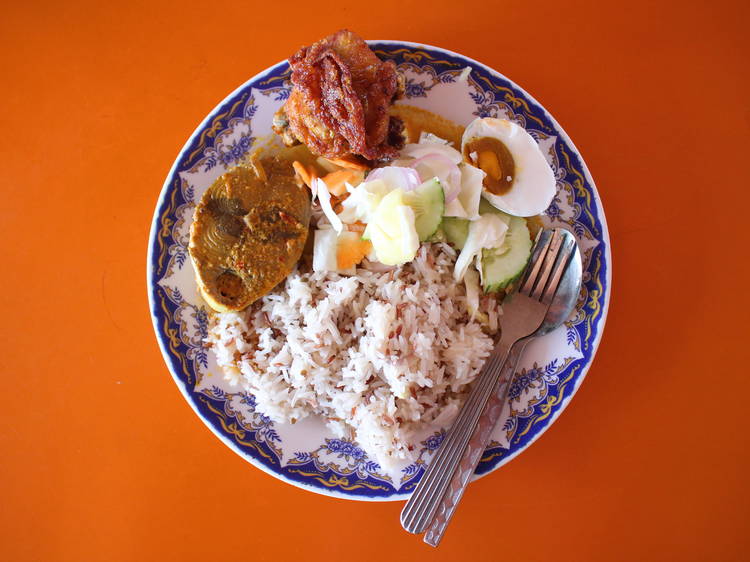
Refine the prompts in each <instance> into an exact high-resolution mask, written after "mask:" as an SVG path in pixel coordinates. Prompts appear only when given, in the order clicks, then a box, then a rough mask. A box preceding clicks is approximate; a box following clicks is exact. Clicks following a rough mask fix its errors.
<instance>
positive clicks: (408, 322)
mask: <svg viewBox="0 0 750 562" xmlns="http://www.w3.org/2000/svg"><path fill="white" fill-rule="evenodd" d="M455 260H456V251H455V250H454V249H453V248H452V247H450V246H449V245H447V244H443V243H435V244H423V245H422V247H421V248H420V250H419V252H418V254H417V257H416V258H415V259H414V261H412V262H410V263H407V264H405V265H403V266H401V267H398V268H394V269H392V270H390V271H383V269H384V268H383V267H382V266H380V267H376V266H375V265H372V264H369V265H368V264H367V263H366V264H365V265H364V266H363V267H359V268H357V273H356V275H353V276H342V275H339V274H337V273H312V272H306V273H300V272H298V271H295V272H293V273H292V274H291V275H290V276H289V277H288V278H287V280H286V282H285V283H284V284H283V285H279V286H278V287H277V288H276V289H275V290H274V291H273V292H271V293H270V294H268V295H266V296H265V297H264V298H262V299H261V300H260V301H258V302H257V303H255V304H254V305H253V306H251V307H250V308H249V309H247V310H246V311H243V312H240V313H224V314H218V315H217V316H216V319H215V321H214V324H213V325H212V327H211V330H210V332H209V337H208V341H209V343H210V345H211V346H212V348H213V350H214V352H215V354H216V358H217V360H218V363H219V365H220V366H221V367H222V368H223V370H224V372H225V375H226V376H227V377H228V378H229V379H230V380H231V381H232V383H233V384H237V385H241V386H243V387H244V388H245V389H246V390H247V391H248V392H250V393H251V394H253V396H254V397H255V399H256V409H257V410H258V411H259V412H261V413H263V414H265V415H266V416H268V417H270V418H271V419H272V420H274V421H276V422H289V421H291V422H293V421H296V420H299V419H301V418H304V417H305V416H309V415H314V414H317V415H321V416H323V417H324V418H325V419H326V420H327V422H328V426H329V427H330V428H331V429H332V430H333V432H334V433H335V434H336V435H337V436H338V437H350V438H354V439H355V440H356V442H357V443H358V444H359V445H360V446H361V447H362V448H364V450H365V451H367V452H368V453H369V454H370V455H371V456H372V457H374V458H375V460H377V462H379V463H380V464H381V466H383V467H388V466H392V465H393V464H394V462H395V461H398V460H404V459H405V460H410V459H412V458H413V456H412V454H411V451H412V450H414V449H415V445H416V443H412V438H413V436H414V434H415V432H416V431H417V430H418V429H419V428H420V426H422V424H425V423H433V424H434V425H436V426H443V427H445V426H446V425H448V424H449V423H450V422H451V421H452V420H453V418H454V417H455V415H456V413H457V412H458V408H459V407H460V404H461V402H462V400H463V399H464V397H465V395H466V391H467V388H468V387H467V385H468V384H469V383H470V382H471V381H472V380H473V379H474V378H475V377H476V375H477V374H478V372H479V370H480V368H481V367H482V365H483V364H484V361H485V359H486V358H487V356H488V355H489V353H490V351H491V350H492V346H493V335H494V333H495V332H496V331H497V326H498V315H499V314H500V308H499V306H498V304H497V301H496V299H494V298H489V297H487V298H484V299H482V305H481V308H482V311H483V312H484V313H485V314H486V315H487V317H488V318H489V320H488V321H486V323H485V326H483V325H482V324H480V323H479V322H478V321H476V320H472V319H470V317H469V313H468V310H467V302H466V290H465V287H464V284H463V283H456V282H455V281H454V280H453V265H454V263H455Z"/></svg>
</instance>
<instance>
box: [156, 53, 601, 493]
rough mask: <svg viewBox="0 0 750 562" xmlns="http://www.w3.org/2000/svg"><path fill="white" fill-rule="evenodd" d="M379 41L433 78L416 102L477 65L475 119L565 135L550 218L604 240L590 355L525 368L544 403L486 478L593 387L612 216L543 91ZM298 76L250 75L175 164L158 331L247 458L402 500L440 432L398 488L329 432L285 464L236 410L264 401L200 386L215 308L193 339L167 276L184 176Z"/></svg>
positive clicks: (500, 450) (236, 146)
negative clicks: (501, 114)
mask: <svg viewBox="0 0 750 562" xmlns="http://www.w3.org/2000/svg"><path fill="white" fill-rule="evenodd" d="M369 43H370V45H371V47H372V48H373V50H375V52H376V53H377V54H378V55H379V56H380V57H381V58H390V59H392V60H394V61H395V62H396V64H397V65H398V66H399V68H401V69H407V70H408V69H410V68H413V69H414V70H415V71H419V72H420V73H422V74H425V73H426V75H428V76H430V77H431V78H430V79H429V80H420V81H416V80H409V81H407V96H408V97H410V98H420V97H426V96H427V92H428V91H429V90H430V89H431V88H433V87H434V86H435V85H437V84H439V83H440V82H452V81H455V80H456V79H457V78H458V76H459V74H460V71H461V70H462V69H463V68H465V67H467V66H468V67H470V68H471V70H472V72H471V75H470V78H469V80H470V81H471V85H472V87H473V88H474V90H475V92H474V93H472V94H471V97H472V99H473V101H474V103H475V105H476V111H475V112H474V114H475V115H479V116H488V115H496V114H497V113H498V111H506V112H509V113H512V114H513V115H514V118H515V119H517V120H519V121H520V122H521V124H524V125H526V124H528V125H527V126H528V127H533V128H534V129H535V131H536V135H537V139H538V140H539V139H540V138H546V135H547V134H549V135H555V136H556V137H557V139H558V141H559V142H558V143H557V144H556V145H554V146H555V148H554V150H555V153H554V155H553V158H554V159H555V161H556V164H559V165H558V166H557V169H558V172H559V173H558V182H562V183H563V184H565V185H566V187H567V189H566V190H565V191H564V192H563V190H561V191H560V192H559V194H558V198H559V197H561V196H562V195H564V194H567V196H568V201H567V202H563V201H559V200H557V199H558V198H556V201H554V202H553V204H552V206H551V207H550V211H548V214H549V218H550V220H551V221H553V222H554V221H560V222H564V223H567V224H568V225H569V226H570V227H571V228H572V230H573V231H574V232H575V233H576V235H577V236H579V237H588V238H589V239H591V240H594V241H595V242H596V244H595V245H594V246H592V247H591V248H589V249H588V250H587V251H586V252H585V254H584V262H585V263H584V268H585V271H586V273H585V276H584V288H583V291H582V297H581V301H580V302H579V307H578V309H577V310H578V314H577V317H576V318H575V319H573V320H572V321H571V322H570V323H568V328H567V329H568V335H567V336H566V337H567V338H568V340H569V342H568V343H571V342H572V344H573V345H574V346H575V347H576V348H577V349H578V350H579V351H580V355H581V357H579V358H577V359H573V358H569V359H565V360H564V361H563V362H561V363H560V364H558V363H557V362H556V361H553V362H551V363H550V364H547V365H543V366H537V365H536V364H535V365H534V366H533V368H530V369H528V370H526V369H524V370H523V371H522V372H521V373H517V375H516V379H515V382H514V387H513V388H511V397H512V396H513V395H514V393H515V394H518V393H521V392H523V390H524V388H527V387H532V386H534V385H543V386H544V392H543V393H542V394H541V395H540V398H539V399H538V400H534V401H532V402H531V403H529V404H527V405H526V409H525V411H522V412H521V411H518V412H517V411H513V412H512V413H513V416H512V417H511V418H510V419H509V420H508V422H507V423H506V426H505V427H504V428H503V429H504V430H507V433H508V435H509V447H507V448H506V447H503V446H501V445H500V444H499V443H493V444H492V446H491V447H490V448H488V449H487V451H486V452H485V455H484V456H483V458H482V460H481V462H480V465H479V467H478V468H477V475H478V476H481V475H484V474H487V473H489V472H491V471H493V470H495V469H497V468H499V467H500V466H502V465H504V464H505V463H507V462H509V461H510V460H511V459H512V458H514V457H515V456H516V455H518V454H519V453H521V452H522V451H523V450H525V449H526V448H527V447H528V446H529V445H531V444H532V443H533V442H534V441H535V440H536V439H537V438H538V437H539V436H540V435H541V434H542V433H543V432H544V431H545V430H546V429H547V428H548V427H549V426H550V425H551V424H552V423H553V422H554V421H555V419H556V418H557V417H558V416H559V415H560V414H561V413H562V411H563V410H564V409H565V407H566V406H567V404H568V403H569V402H570V400H571V398H572V397H573V395H574V394H575V392H576V390H577V389H578V387H579V386H580V384H581V383H582V382H583V379H584V377H585V375H586V372H587V371H588V368H589V367H590V365H591V363H592V361H593V358H594V355H595V353H596V349H597V347H598V344H599V342H600V340H601V335H602V330H603V328H604V324H605V321H606V315H607V309H608V305H609V297H610V287H611V253H610V245H609V236H608V232H607V225H606V219H605V217H604V211H603V209H602V206H601V202H600V200H599V197H598V195H597V192H596V188H595V186H594V182H593V179H592V178H591V175H590V174H589V172H588V169H587V168H586V165H585V164H584V162H583V159H582V158H581V156H580V155H579V153H578V151H577V150H576V148H575V146H574V145H573V143H572V141H571V140H570V138H569V137H568V136H567V134H566V133H565V132H564V131H563V129H562V128H561V127H560V126H559V125H558V124H557V122H556V121H555V120H554V118H553V117H552V116H551V115H550V114H549V113H548V112H547V111H546V110H544V108H543V107H542V106H541V105H540V104H539V103H538V102H537V101H536V100H535V99H534V98H533V97H531V96H530V95H529V94H527V93H526V92H525V91H524V90H522V89H521V88H520V87H518V86H517V85H516V84H514V83H513V82H512V81H510V80H508V79H507V78H505V77H504V76H502V75H501V74H499V73H498V72H496V71H494V70H492V69H490V68H489V67H487V66H485V65H483V64H481V63H479V62H477V61H474V60H472V59H470V58H467V57H464V56H463V55H460V54H458V53H454V52H451V51H448V50H445V49H441V48H438V47H431V46H427V45H420V44H415V43H409V42H402V41H370V42H369ZM288 77H289V67H288V64H287V63H286V61H284V62H281V63H278V64H276V65H274V66H272V67H270V68H269V69H267V70H265V71H264V72H262V73H260V74H258V75H256V76H255V77H253V78H251V79H250V80H248V81H247V82H246V83H245V84H243V85H242V86H240V87H239V88H238V89H237V90H235V91H234V92H233V93H231V94H230V95H229V96H228V97H227V98H226V99H225V100H224V101H223V102H222V103H220V104H219V105H218V106H217V107H216V108H215V109H214V110H213V111H212V112H211V113H210V114H209V115H208V116H207V117H206V118H205V119H204V120H203V122H202V123H201V124H200V125H199V126H198V128H197V129H196V131H195V132H194V133H193V134H192V135H191V137H190V138H189V139H188V141H187V143H186V144H185V146H184V147H183V149H182V150H181V151H180V154H179V155H178V157H177V159H176V160H175V163H174V164H173V166H172V168H171V170H170V172H169V174H168V176H167V179H166V181H165V183H164V186H163V188H162V191H161V194H160V196H159V200H158V202H157V205H156V210H155V213H154V218H153V223H152V227H151V234H150V238H149V247H148V261H147V288H148V296H149V305H150V310H151V316H152V320H153V324H154V330H155V332H156V336H157V340H158V342H159V345H160V348H161V350H162V354H163V356H164V359H165V361H166V363H167V366H168V367H169V370H170V372H171V373H172V376H173V378H174V380H175V383H176V384H177V386H178V388H179V389H180V391H181V392H182V394H183V396H184V397H185V399H186V400H187V401H188V403H189V404H190V405H191V406H192V408H193V409H194V410H195V411H196V413H197V414H198V416H199V417H200V418H201V420H203V422H204V423H205V424H206V425H207V426H208V427H209V429H211V431H213V433H214V434H216V436H217V437H219V439H221V440H222V441H223V442H224V443H225V444H226V445H227V446H228V447H230V448H231V449H232V450H234V451H235V452H236V453H237V454H239V455H240V456H242V457H243V458H245V459H246V460H248V461H249V462H251V463H252V464H254V465H255V466H257V467H258V468H260V469H262V470H264V471H265V472H267V473H269V474H271V475H273V476H275V477H277V478H280V479H282V480H284V481H286V482H288V483H290V484H293V485H295V486H298V487H301V488H303V489H307V490H310V491H313V492H317V493H322V494H325V495H330V496H336V497H342V498H346V499H358V500H375V501H383V500H403V499H406V498H407V497H408V495H409V493H410V492H411V490H412V489H413V487H414V486H415V485H416V483H417V482H418V480H419V477H420V476H421V474H422V473H423V470H424V461H423V460H422V459H423V457H424V455H425V454H429V453H430V452H431V451H433V450H434V449H436V448H437V446H438V445H439V443H440V441H441V437H442V436H441V435H439V434H436V435H433V436H432V437H430V438H428V439H427V440H426V441H424V442H423V443H422V445H423V448H422V451H421V452H420V455H419V459H418V460H417V462H416V463H415V464H414V465H411V466H410V467H408V468H407V469H405V470H404V476H403V478H402V480H401V482H400V485H399V486H398V487H396V486H394V485H393V483H392V482H391V481H390V479H389V478H387V477H384V476H383V475H382V474H379V472H378V468H379V467H378V466H377V464H375V463H372V462H371V461H369V460H368V459H367V457H366V455H365V454H364V453H363V452H362V451H361V449H359V448H358V447H357V446H356V445H355V444H353V443H351V442H348V441H346V440H337V439H326V441H325V443H324V444H322V445H320V447H318V449H316V450H313V451H311V452H301V453H299V454H297V456H296V457H295V458H294V459H291V460H289V461H288V462H287V463H286V464H285V465H284V466H282V463H281V462H280V459H281V456H280V451H279V444H278V442H279V441H280V439H279V437H278V435H277V434H276V432H275V430H274V429H273V424H272V423H270V421H269V420H268V419H267V418H265V417H264V416H262V415H258V414H255V415H254V416H253V417H252V419H246V418H245V417H243V416H242V415H240V414H239V413H238V411H237V409H236V407H237V403H238V401H239V402H241V403H243V404H245V405H247V406H249V407H252V406H254V400H253V398H252V397H251V396H249V395H242V394H237V395H228V394H226V393H224V391H222V390H220V389H216V390H215V391H213V390H212V391H208V392H197V391H196V390H195V386H196V384H197V383H198V382H199V379H200V377H201V374H200V365H205V351H202V348H201V346H200V341H199V340H200V339H201V337H204V336H205V334H204V333H203V332H204V329H205V323H206V319H205V311H202V310H200V309H196V308H195V307H192V309H193V310H191V311H190V312H189V314H190V315H191V316H192V321H193V322H194V323H196V325H197V326H198V334H197V338H198V342H197V344H196V336H192V339H191V337H188V336H186V334H185V319H184V317H183V316H184V314H185V306H184V303H183V297H182V295H181V294H180V293H179V291H175V290H170V289H169V288H168V287H165V286H162V285H160V283H159V282H160V280H161V279H162V278H163V277H165V276H166V274H167V272H168V271H170V272H171V270H172V269H173V268H175V267H178V266H179V267H180V268H181V267H182V265H183V264H184V262H185V261H186V251H185V244H184V241H182V242H181V241H180V240H178V234H177V232H178V230H179V228H180V227H183V226H184V224H180V223H181V221H184V219H183V218H181V217H180V215H179V213H177V210H178V209H180V208H181V206H183V207H184V206H185V205H189V204H190V199H191V198H192V194H191V193H190V191H189V188H188V189H187V190H186V188H185V186H184V185H183V182H182V180H181V178H180V175H179V173H180V172H181V171H185V170H189V169H191V167H194V166H196V163H197V162H198V161H199V160H200V161H201V163H202V165H203V166H206V167H208V166H213V165H216V164H217V163H222V164H224V165H226V166H229V165H231V164H232V163H234V162H236V161H238V160H239V159H240V158H241V157H242V156H244V154H245V153H246V152H247V151H248V150H249V149H250V147H251V146H252V144H253V141H254V138H253V137H252V136H250V134H249V133H248V134H245V135H242V136H240V137H239V139H234V140H233V141H232V143H231V144H226V145H224V144H222V143H220V142H219V139H221V138H222V136H223V135H226V130H227V129H228V128H229V127H230V125H231V124H234V125H236V124H237V122H238V121H237V120H238V119H240V118H245V119H252V118H253V113H254V111H255V109H254V108H255V107H256V106H255V105H254V104H253V100H252V93H253V89H254V88H255V89H256V90H257V89H262V90H263V91H264V92H266V93H272V94H273V95H274V96H276V97H275V99H276V100H283V99H284V98H285V97H286V95H288ZM566 203H567V205H568V206H569V207H570V208H572V209H573V210H574V212H573V215H572V216H569V217H563V216H562V215H563V214H562V213H561V212H560V210H559V209H560V208H561V207H562V206H564V205H565V204H566ZM558 204H559V206H558ZM181 305H182V307H181ZM201 315H202V316H201ZM201 354H202V355H201ZM214 388H216V387H214ZM323 449H325V452H326V453H327V454H329V455H330V454H335V455H336V456H337V457H338V458H341V459H342V460H343V461H344V462H345V463H346V466H339V465H338V464H336V463H322V462H320V461H319V459H318V454H317V453H318V452H319V451H322V450H323Z"/></svg>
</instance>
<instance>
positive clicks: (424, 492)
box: [401, 229, 573, 533]
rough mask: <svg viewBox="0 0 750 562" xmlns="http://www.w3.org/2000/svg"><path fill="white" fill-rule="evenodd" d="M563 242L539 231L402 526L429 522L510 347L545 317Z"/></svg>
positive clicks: (567, 247)
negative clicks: (494, 336) (490, 346)
mask: <svg viewBox="0 0 750 562" xmlns="http://www.w3.org/2000/svg"><path fill="white" fill-rule="evenodd" d="M566 240H567V238H566V237H565V236H564V235H563V234H562V231H560V229H554V230H544V231H542V232H540V233H539V236H538V237H537V240H536V243H535V248H534V250H533V252H532V255H537V256H538V258H537V259H536V260H535V261H534V262H533V263H531V264H530V265H529V266H528V267H527V268H526V271H525V272H524V275H523V276H522V278H521V281H520V282H519V283H518V285H517V289H516V290H515V291H514V292H512V293H511V294H510V295H508V297H506V299H505V301H504V302H503V323H502V333H501V336H500V340H499V341H498V342H497V344H496V345H495V348H494V350H493V351H492V353H491V354H490V357H489V358H488V359H487V362H486V363H485V366H484V369H483V370H482V372H481V374H480V375H479V377H478V378H477V380H476V382H475V383H474V387H473V388H472V391H471V393H470V394H469V397H468V398H467V400H466V403H465V404H464V406H463V408H462V409H461V412H460V413H459V415H458V417H457V418H456V420H455V421H454V422H453V425H452V426H451V428H450V430H449V431H448V434H447V435H446V436H445V438H444V440H443V442H442V443H441V445H440V448H439V449H438V451H437V452H436V453H435V456H434V457H433V459H432V461H431V462H430V465H429V466H428V468H427V471H426V472H425V474H424V476H423V477H422V480H421V481H420V482H419V484H418V485H417V488H416V489H415V490H414V493H413V494H412V496H411V498H409V501H408V502H407V503H406V506H405V507H404V509H403V511H402V512H401V525H402V526H403V528H404V529H406V530H407V531H408V532H410V533H422V532H424V531H425V529H426V528H427V527H428V525H429V524H430V522H431V521H432V519H433V517H434V516H435V513H436V511H437V508H438V506H439V504H440V501H441V500H442V498H443V496H444V495H445V493H446V492H447V490H448V487H449V485H450V482H451V480H452V479H453V476H454V474H455V473H456V471H457V470H458V468H459V463H460V461H461V459H462V458H463V457H464V453H465V452H466V448H467V446H468V443H469V439H470V438H471V436H472V434H473V433H474V432H475V429H476V428H477V424H478V423H479V420H480V418H481V416H482V412H483V411H484V410H485V408H486V406H487V403H488V401H489V399H490V396H491V395H492V393H493V390H494V389H495V386H496V382H497V380H498V377H499V375H500V373H501V371H502V369H503V367H504V365H505V363H506V361H507V359H508V355H509V354H510V352H511V349H512V348H513V345H514V344H515V343H516V342H518V341H519V340H523V339H524V338H526V337H528V336H530V335H531V334H533V333H534V332H535V331H536V330H537V329H538V328H539V327H540V325H541V323H542V321H543V320H544V317H545V315H546V313H547V310H548V308H549V305H550V303H551V302H552V299H553V298H554V296H555V292H556V291H557V286H558V284H559V283H560V279H561V278H562V275H563V273H564V272H565V269H566V267H567V263H568V260H569V258H570V255H571V252H572V251H573V245H571V244H568V243H564V242H566ZM461 493H463V491H461ZM458 499H460V497H459V498H456V499H455V503H458Z"/></svg>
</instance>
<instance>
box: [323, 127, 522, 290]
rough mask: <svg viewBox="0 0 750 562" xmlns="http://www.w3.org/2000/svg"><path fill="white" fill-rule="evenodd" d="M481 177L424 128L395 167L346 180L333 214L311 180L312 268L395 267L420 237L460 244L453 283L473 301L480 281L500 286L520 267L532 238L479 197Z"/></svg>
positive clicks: (492, 287)
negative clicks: (315, 211)
mask: <svg viewBox="0 0 750 562" xmlns="http://www.w3.org/2000/svg"><path fill="white" fill-rule="evenodd" d="M484 178H485V172H484V171H483V170H482V169H480V168H478V167H475V166H473V165H472V164H469V163H467V162H465V161H463V158H462V156H461V153H460V152H459V151H458V150H456V149H455V148H453V147H452V146H450V144H449V143H448V142H447V141H445V140H443V139H441V138H439V137H436V136H434V135H431V134H428V133H423V134H422V136H421V138H420V139H419V142H418V143H415V144H408V145H406V146H405V147H404V149H403V150H402V151H401V154H400V156H399V159H398V160H396V161H394V162H393V165H391V166H386V167H383V168H376V169H375V170H373V171H372V172H370V173H369V174H368V175H367V177H366V178H365V179H364V181H362V182H361V183H359V184H358V185H352V184H351V183H349V182H346V184H345V187H346V193H347V194H348V195H347V196H346V198H345V199H344V200H343V202H342V203H341V204H340V206H339V207H338V212H336V211H335V210H334V208H333V207H332V205H331V194H330V192H329V187H328V186H327V185H326V182H325V181H323V180H322V179H320V178H316V179H314V180H312V191H313V197H314V198H315V197H317V199H318V201H319V202H320V207H321V210H322V211H323V214H324V215H325V218H326V219H327V221H326V220H320V221H319V222H318V225H317V230H316V232H315V238H314V250H313V269H314V270H315V271H337V272H339V273H349V274H353V273H355V271H356V266H357V264H359V263H360V262H361V261H362V260H363V259H364V258H367V259H368V260H370V261H377V262H380V263H382V264H384V265H386V266H397V265H401V264H404V263H406V262H409V261H412V260H413V259H414V257H415V256H416V254H417V250H418V249H419V245H420V243H422V242H432V241H447V242H449V243H451V244H453V245H454V246H455V247H456V248H458V249H460V250H461V253H460V254H459V256H458V259H457V260H456V265H455V270H454V278H455V280H456V281H457V282H460V281H462V280H463V281H465V282H466V284H467V288H471V289H472V291H471V292H472V293H475V294H476V295H477V297H476V298H477V299H478V292H479V291H478V287H479V283H480V282H481V284H482V286H483V288H484V290H485V292H490V291H498V290H500V289H503V288H504V287H505V286H507V285H508V283H510V282H511V281H512V280H513V279H514V278H515V277H516V276H517V275H518V273H519V272H520V271H521V270H522V269H523V267H524V266H525V264H526V261H527V260H528V257H529V252H530V249H531V239H530V236H529V230H528V227H527V226H526V221H525V219H523V218H521V217H512V216H510V215H508V214H506V213H503V212H502V211H500V210H498V209H496V208H495V207H493V206H492V205H490V204H489V203H487V202H486V201H483V200H482V193H483V180H484ZM472 264H473V265H474V267H475V268H476V269H470V267H471V266H472ZM477 273H478V275H477Z"/></svg>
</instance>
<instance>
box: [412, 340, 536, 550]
mask: <svg viewBox="0 0 750 562" xmlns="http://www.w3.org/2000/svg"><path fill="white" fill-rule="evenodd" d="M526 343H527V340H520V341H518V342H516V343H515V344H514V345H513V347H512V349H511V351H510V354H509V356H508V360H507V361H506V363H505V365H504V366H503V368H502V371H501V376H500V377H498V378H497V380H496V382H495V385H494V387H493V389H492V394H491V396H490V399H489V401H488V402H487V405H486V406H485V408H484V411H483V413H482V417H481V418H480V421H479V425H477V427H476V429H475V430H474V433H473V434H472V435H471V438H470V439H469V444H468V445H467V447H466V449H465V451H464V454H463V456H462V457H461V459H460V461H459V463H458V466H457V467H456V469H455V471H454V472H453V475H452V477H451V479H450V484H449V485H448V489H447V490H446V492H445V494H444V495H443V497H442V499H441V500H440V504H439V505H438V508H437V511H436V512H435V516H434V517H433V518H432V521H431V523H430V526H429V528H428V529H427V532H426V533H425V536H424V542H426V543H427V544H429V545H432V546H437V545H438V544H439V543H440V539H442V538H443V534H444V533H445V529H446V527H447V526H448V523H449V522H450V520H451V517H453V513H454V512H455V511H456V507H457V506H458V502H459V501H461V497H462V496H463V495H464V491H465V490H466V486H468V484H469V481H470V480H471V477H472V475H473V474H474V471H475V470H476V468H477V465H478V464H479V461H480V460H481V458H482V454H483V453H484V451H485V449H486V448H487V445H488V444H489V442H490V437H491V435H492V431H493V430H494V429H495V426H496V425H497V422H498V421H499V420H500V416H501V415H502V413H503V408H504V406H505V403H506V402H507V400H508V392H509V391H510V385H511V382H512V380H513V374H514V373H515V372H516V368H517V366H518V360H519V359H520V357H521V355H522V354H523V350H524V348H525V347H526Z"/></svg>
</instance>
